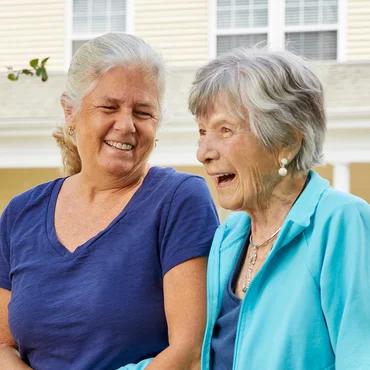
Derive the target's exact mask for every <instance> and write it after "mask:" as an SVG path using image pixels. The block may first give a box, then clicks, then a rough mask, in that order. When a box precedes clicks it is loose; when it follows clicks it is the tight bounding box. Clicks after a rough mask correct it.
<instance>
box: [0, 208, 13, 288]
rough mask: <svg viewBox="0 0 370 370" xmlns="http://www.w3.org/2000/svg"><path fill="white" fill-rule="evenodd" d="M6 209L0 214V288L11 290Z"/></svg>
mask: <svg viewBox="0 0 370 370" xmlns="http://www.w3.org/2000/svg"><path fill="white" fill-rule="evenodd" d="M7 215H8V209H5V211H4V212H3V214H2V215H1V216H0V288H4V289H7V290H11V282H10V278H9V274H10V246H9V240H8V227H7Z"/></svg>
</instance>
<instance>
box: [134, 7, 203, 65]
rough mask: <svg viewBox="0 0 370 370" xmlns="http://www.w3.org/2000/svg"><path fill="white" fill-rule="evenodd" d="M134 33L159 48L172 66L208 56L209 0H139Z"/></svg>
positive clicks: (199, 61)
mask: <svg viewBox="0 0 370 370" xmlns="http://www.w3.org/2000/svg"><path fill="white" fill-rule="evenodd" d="M135 35H137V36H139V37H142V38H143V39H144V40H145V41H146V42H148V43H149V44H150V45H152V46H153V47H154V48H155V49H156V50H158V51H159V52H160V53H161V54H162V55H163V57H164V59H165V61H166V62H167V64H168V65H169V66H176V67H181V66H187V67H190V66H199V65H201V64H204V63H205V62H207V60H208V0H189V1H186V2H185V1H184V2H176V1H174V0H150V1H149V0H136V1H135Z"/></svg>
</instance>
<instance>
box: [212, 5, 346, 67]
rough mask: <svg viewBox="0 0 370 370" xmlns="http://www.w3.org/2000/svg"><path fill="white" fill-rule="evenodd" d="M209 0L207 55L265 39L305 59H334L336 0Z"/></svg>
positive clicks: (337, 28)
mask: <svg viewBox="0 0 370 370" xmlns="http://www.w3.org/2000/svg"><path fill="white" fill-rule="evenodd" d="M213 1H214V4H215V5H213V6H216V4H217V6H216V9H215V13H216V20H215V21H214V24H213V26H212V27H213V30H214V31H213V32H214V33H215V35H216V39H215V43H214V44H213V45H211V54H210V56H211V57H214V56H218V55H220V54H223V53H225V52H227V51H230V50H232V49H234V48H236V47H240V46H244V47H252V46H254V45H256V44H258V43H261V42H263V41H267V44H268V45H269V48H270V49H273V50H283V49H284V47H287V48H288V49H289V50H293V51H295V52H297V53H298V54H300V55H302V56H304V57H306V58H308V59H312V60H337V59H338V54H339V53H338V33H339V21H338V7H339V6H340V1H338V0H213ZM211 24H212V23H211Z"/></svg>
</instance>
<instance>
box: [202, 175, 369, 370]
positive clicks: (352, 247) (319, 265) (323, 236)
mask: <svg viewBox="0 0 370 370" xmlns="http://www.w3.org/2000/svg"><path fill="white" fill-rule="evenodd" d="M310 177H311V179H310V181H309V183H308V184H307V186H306V188H305V190H304V191H303V193H302V194H301V196H300V197H299V198H298V200H297V202H296V203H295V205H294V206H293V208H292V209H291V211H290V212H289V214H288V215H287V217H286V219H285V221H284V224H283V226H282V229H281V231H280V233H279V235H278V237H277V239H276V240H275V243H274V246H273V248H272V251H271V253H270V254H269V256H268V258H267V260H266V262H265V264H264V265H263V266H262V268H261V269H260V271H259V272H258V273H257V275H256V277H255V278H254V279H253V280H252V282H251V284H250V286H249V289H248V291H247V293H246V295H245V298H244V301H243V304H242V307H241V311H240V316H239V322H238V327H237V335H236V341H235V352H234V364H233V369H234V370H329V369H337V370H359V369H361V370H365V369H366V370H369V369H370V205H369V204H368V203H366V202H365V201H363V200H361V199H359V198H357V197H355V196H353V195H349V194H346V193H342V192H339V191H337V190H334V189H333V188H331V187H330V185H329V183H328V181H326V180H324V179H322V178H321V177H320V176H319V175H318V174H317V173H315V172H314V171H310ZM249 227H250V218H249V216H248V215H247V214H246V213H244V212H238V213H234V214H232V215H231V216H230V217H229V218H228V219H227V220H226V221H225V223H224V224H223V225H222V226H220V227H219V228H218V229H217V231H216V234H215V237H214V241H213V244H212V249H211V254H210V258H209V265H208V277H207V279H208V283H207V284H208V286H207V294H208V318H207V327H206V333H205V338H204V343H203V353H202V370H208V369H210V364H209V361H210V345H211V339H212V333H213V328H214V325H215V322H216V320H217V318H218V315H219V312H220V308H221V303H222V298H223V294H224V292H225V287H226V284H227V282H228V281H229V279H230V276H231V274H232V271H233V269H234V267H235V263H236V261H237V258H238V256H239V253H240V250H241V248H242V247H243V243H244V241H245V238H246V234H247V232H248V229H249ZM225 370H229V369H225ZM230 370H231V369H230Z"/></svg>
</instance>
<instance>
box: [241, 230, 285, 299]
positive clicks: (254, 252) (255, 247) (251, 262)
mask: <svg viewBox="0 0 370 370" xmlns="http://www.w3.org/2000/svg"><path fill="white" fill-rule="evenodd" d="M280 230H281V226H280V227H279V228H278V229H277V230H276V231H275V232H274V233H273V234H272V235H271V236H270V237H269V238H268V239H266V240H265V241H264V242H263V243H261V244H254V243H253V241H252V234H251V235H250V237H249V244H250V245H251V246H252V247H253V250H252V254H251V257H250V259H249V263H248V269H247V280H246V282H245V283H244V284H243V286H242V291H243V293H245V292H246V291H247V290H248V288H249V284H250V283H251V280H252V272H253V267H254V264H255V263H256V261H257V251H258V248H259V247H262V246H263V245H265V244H267V243H268V242H269V241H270V240H271V239H272V238H274V237H275V236H276V235H277V234H278V232H279V231H280ZM270 250H271V249H270Z"/></svg>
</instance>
